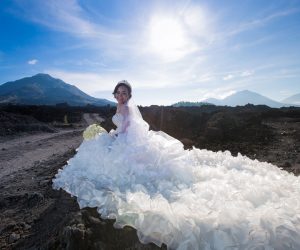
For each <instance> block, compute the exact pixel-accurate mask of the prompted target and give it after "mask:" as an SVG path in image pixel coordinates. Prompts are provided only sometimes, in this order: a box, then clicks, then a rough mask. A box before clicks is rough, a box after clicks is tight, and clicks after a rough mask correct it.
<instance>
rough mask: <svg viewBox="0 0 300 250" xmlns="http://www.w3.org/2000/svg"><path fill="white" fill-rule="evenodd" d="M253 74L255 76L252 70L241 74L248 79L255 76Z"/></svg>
mask: <svg viewBox="0 0 300 250" xmlns="http://www.w3.org/2000/svg"><path fill="white" fill-rule="evenodd" d="M253 74H254V72H253V71H251V70H246V71H243V72H242V73H241V77H247V76H251V75H253Z"/></svg>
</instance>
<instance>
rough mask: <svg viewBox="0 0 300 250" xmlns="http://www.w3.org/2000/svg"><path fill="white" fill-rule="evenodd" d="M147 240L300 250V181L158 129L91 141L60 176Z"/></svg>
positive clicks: (84, 201)
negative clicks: (185, 143)
mask: <svg viewBox="0 0 300 250" xmlns="http://www.w3.org/2000/svg"><path fill="white" fill-rule="evenodd" d="M53 187H54V188H55V189H59V188H62V189H64V190H65V191H67V192H68V193H70V194H71V195H72V196H76V197H77V201H78V203H79V205H80V208H83V207H97V210H98V212H99V214H100V216H101V217H102V218H105V219H107V218H109V219H116V222H115V224H114V225H115V227H118V228H122V227H124V226H125V225H129V226H132V227H134V228H136V229H137V234H138V237H139V239H140V241H141V242H142V243H149V242H154V243H155V244H157V245H158V246H160V245H161V244H162V243H165V244H166V245H167V247H168V249H300V178H299V177H296V176H294V175H293V174H290V173H287V172H286V171H283V170H281V169H279V168H278V167H276V166H274V165H272V164H269V163H265V162H259V161H257V160H251V159H249V158H247V157H246V156H242V155H238V156H237V157H233V156H232V155H231V154H230V152H229V151H226V152H212V151H208V150H200V149H198V148H193V149H191V150H184V148H183V145H182V143H181V142H180V141H178V140H176V139H175V138H173V137H171V136H169V135H167V134H166V133H164V132H162V131H159V132H154V131H147V133H146V136H145V137H144V140H143V141H142V142H141V141H138V140H136V141H135V140H132V141H129V138H128V136H126V135H125V134H119V135H118V136H117V137H113V136H111V135H110V134H108V133H102V134H100V135H99V136H97V137H96V138H94V139H92V140H85V141H83V143H82V144H81V145H80V147H79V148H78V149H77V153H76V155H75V156H74V157H73V158H72V159H70V160H69V161H68V164H67V165H66V166H64V168H63V169H62V170H59V172H58V174H57V175H56V177H55V179H54V180H53Z"/></svg>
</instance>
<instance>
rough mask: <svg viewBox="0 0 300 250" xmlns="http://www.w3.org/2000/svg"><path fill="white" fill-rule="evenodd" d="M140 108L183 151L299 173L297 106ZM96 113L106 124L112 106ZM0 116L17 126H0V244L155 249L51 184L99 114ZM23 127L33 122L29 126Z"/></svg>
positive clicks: (0, 122)
mask: <svg viewBox="0 0 300 250" xmlns="http://www.w3.org/2000/svg"><path fill="white" fill-rule="evenodd" d="M6 111H7V110H6ZM141 111H142V114H143V117H144V118H145V120H147V121H148V122H149V124H150V125H151V129H154V130H159V129H162V130H164V131H165V132H167V133H168V134H170V135H172V136H174V137H176V138H178V139H180V140H181V141H182V142H183V143H184V144H185V147H186V148H191V147H192V146H193V145H195V146H196V147H199V148H206V149H210V150H214V151H218V150H230V151H231V152H232V154H233V155H236V154H237V153H238V152H241V153H242V154H244V155H247V156H248V157H250V158H253V159H255V158H256V159H258V160H260V161H268V162H271V163H273V164H275V165H277V166H279V167H281V168H283V169H285V170H287V171H289V172H293V173H294V174H296V175H299V173H300V156H299V149H300V126H299V125H300V109H299V108H298V109H296V108H284V109H270V108H268V107H265V106H252V105H247V106H245V107H237V108H229V107H227V108H226V107H225V108H224V107H215V106H207V107H202V108H173V107H158V106H151V107H143V108H141ZM98 113H99V114H101V116H103V115H105V116H106V118H107V119H106V120H105V122H104V123H103V126H104V127H105V128H106V129H107V130H109V129H111V128H112V126H113V125H112V123H111V120H110V118H111V116H112V115H113V113H114V109H111V110H110V111H108V112H106V113H105V114H103V112H101V111H99V112H98ZM0 114H1V112H0ZM2 114H3V113H2ZM4 115H5V120H4V119H3V120H2V119H1V120H0V126H1V125H3V124H4V121H5V124H6V125H5V126H6V128H10V127H12V126H15V125H17V128H18V129H16V130H12V129H10V130H9V131H8V130H7V132H6V134H5V130H2V132H3V131H4V132H3V133H2V134H1V135H2V136H0V159H1V166H0V180H1V182H0V190H1V191H0V221H1V222H0V249H158V247H157V246H156V245H154V244H148V245H143V244H141V243H140V242H139V241H138V238H137V235H136V230H134V229H133V228H130V227H125V228H123V229H115V228H114V227H113V220H102V219H100V218H99V215H98V213H97V212H96V209H93V208H88V209H81V210H80V209H79V207H78V204H77V202H76V198H74V197H70V195H69V194H67V193H66V192H64V191H62V190H60V191H57V190H53V189H52V181H51V180H52V178H53V177H54V175H55V174H56V173H57V170H58V169H59V168H61V167H62V166H64V165H65V164H66V162H67V160H68V159H70V158H71V157H72V156H73V155H74V154H75V153H76V151H75V149H76V148H77V147H78V146H79V145H80V143H81V142H82V131H83V129H84V127H86V125H87V123H92V122H93V121H94V122H99V121H100V120H101V119H100V117H99V116H98V115H97V114H84V115H83V113H82V117H83V120H82V121H76V122H75V123H72V124H71V125H70V124H69V125H70V126H69V125H68V126H65V125H66V124H65V125H64V124H63V122H61V126H58V125H57V124H56V126H53V123H52V122H47V123H45V122H43V121H41V120H38V118H39V117H36V116H35V118H33V117H31V116H30V113H28V112H27V113H26V118H24V117H22V115H23V114H20V112H16V110H14V112H6V113H5V114H4ZM20 117H21V119H20ZM22 118H24V121H25V122H24V123H22ZM14 119H15V120H14ZM12 120H14V121H13V122H14V123H13V122H11V124H9V121H12ZM15 121H17V124H16V123H15ZM30 121H31V122H30ZM14 124H15V125H14ZM24 124H29V125H30V124H39V125H38V126H31V127H30V126H29V127H30V129H28V127H27V126H25V125H24ZM41 127H42V128H43V129H41ZM44 128H45V129H44ZM48 129H49V130H48ZM30 130H32V131H30ZM162 248H163V249H165V248H166V246H164V245H163V247H162Z"/></svg>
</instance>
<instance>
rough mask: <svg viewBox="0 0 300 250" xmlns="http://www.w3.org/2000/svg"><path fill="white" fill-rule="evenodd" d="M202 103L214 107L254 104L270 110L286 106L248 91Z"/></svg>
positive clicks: (210, 99)
mask: <svg viewBox="0 0 300 250" xmlns="http://www.w3.org/2000/svg"><path fill="white" fill-rule="evenodd" d="M203 102H209V103H213V104H215V105H222V106H243V105H246V104H248V103H251V104H254V105H267V106H269V107H272V108H280V107H283V106H286V105H285V104H283V103H280V102H276V101H274V100H272V99H270V98H267V97H265V96H262V95H260V94H258V93H255V92H252V91H249V90H243V91H239V92H236V93H235V94H232V95H230V96H227V97H226V98H224V99H222V100H221V99H215V98H209V99H206V100H204V101H203Z"/></svg>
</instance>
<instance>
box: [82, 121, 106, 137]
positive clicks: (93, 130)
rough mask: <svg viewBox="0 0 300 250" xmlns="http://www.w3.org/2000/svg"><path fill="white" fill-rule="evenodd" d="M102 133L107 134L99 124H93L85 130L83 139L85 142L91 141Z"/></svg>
mask: <svg viewBox="0 0 300 250" xmlns="http://www.w3.org/2000/svg"><path fill="white" fill-rule="evenodd" d="M102 133H107V131H106V130H105V129H104V128H102V127H101V126H100V125H98V124H92V125H90V126H88V127H87V128H86V129H85V130H84V132H83V138H84V139H85V140H91V139H94V138H95V137H96V136H97V135H99V134H102Z"/></svg>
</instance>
